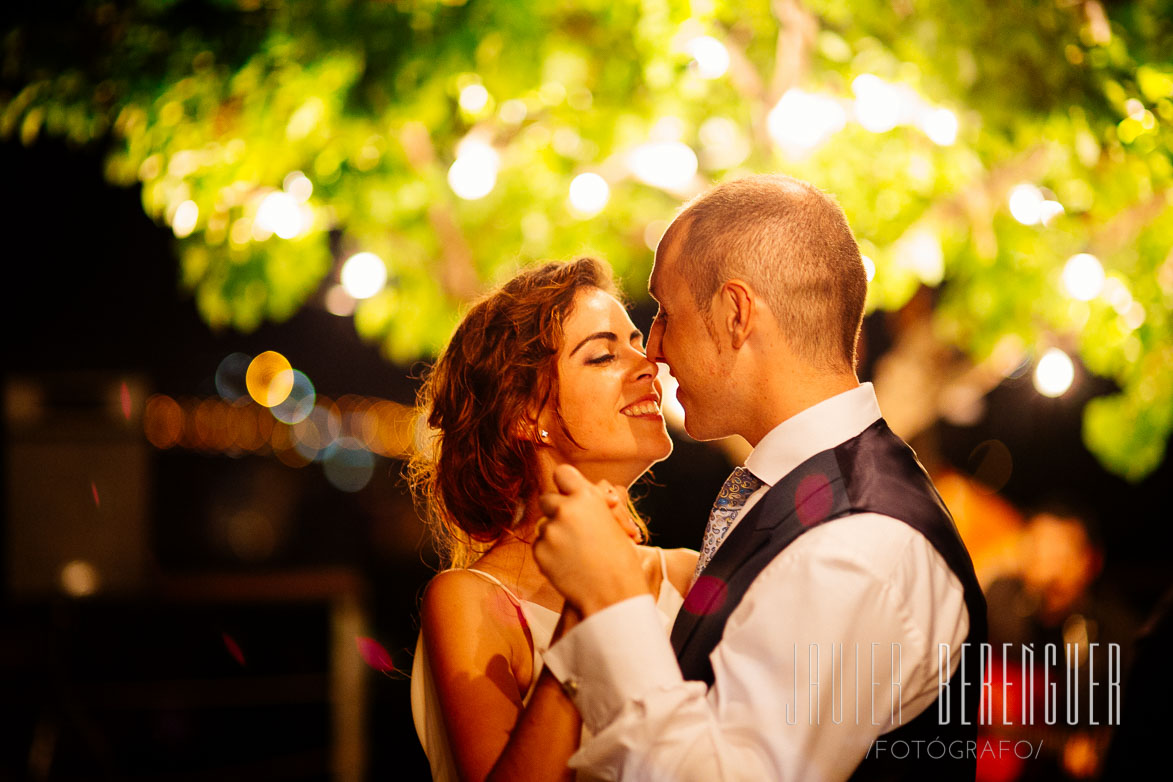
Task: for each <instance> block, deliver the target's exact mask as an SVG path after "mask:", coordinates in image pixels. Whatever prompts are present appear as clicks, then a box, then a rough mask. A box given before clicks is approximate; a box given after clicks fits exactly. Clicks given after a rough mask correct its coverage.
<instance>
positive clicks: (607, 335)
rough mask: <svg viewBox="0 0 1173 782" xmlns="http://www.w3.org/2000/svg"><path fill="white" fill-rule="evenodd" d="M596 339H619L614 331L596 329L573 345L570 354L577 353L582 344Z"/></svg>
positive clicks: (612, 340)
mask: <svg viewBox="0 0 1173 782" xmlns="http://www.w3.org/2000/svg"><path fill="white" fill-rule="evenodd" d="M596 339H605V340H608V341H610V342H614V341H616V340H617V339H619V337H617V336H615V332H614V331H596V332H595V333H594V334H591V335H590V336H589V337H587V338H586V339H584V340H583V341H582V342H580V343H578V344H577V345H575V346H574V350H572V351H570V355H572V356H573V355H574V354H575V353H577V352H578V351H579V350H581V349H582V347H583V346H584V345H586V343H588V342H590V341H591V340H596Z"/></svg>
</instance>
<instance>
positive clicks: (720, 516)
mask: <svg viewBox="0 0 1173 782" xmlns="http://www.w3.org/2000/svg"><path fill="white" fill-rule="evenodd" d="M762 485H763V484H762V482H761V481H760V480H759V479H758V477H757V476H756V475H754V474H753V473H752V472H750V471H749V470H747V469H745V468H744V467H738V468H737V469H735V470H734V471H733V472H732V473H730V475H729V477H728V478H726V479H725V484H724V485H723V486H722V487H721V491H720V493H719V494H717V499H716V501H714V502H713V509H712V510H711V511H709V523H708V524H707V525H706V526H705V541H704V544H703V545H702V546H701V556H700V559H698V560H697V563H696V573H695V574H694V575H693V577H692V579H693V581H696V579H697V578H699V577H700V574H701V571H703V570H704V569H705V566H706V565H708V564H709V560H711V559H712V558H713V554H715V553H717V547H718V546H720V545H721V541H722V540H724V539H725V535H726V534H728V532H729V528H730V527H731V526H732V525H733V520H734V519H735V518H737V514H738V513H739V512H740V511H741V509H742V507H744V506H745V501H746V500H748V499H749V495H751V494H753V493H754V492H755V491H757V490H758V489H760V488H761V487H762Z"/></svg>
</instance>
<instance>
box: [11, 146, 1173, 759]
mask: <svg viewBox="0 0 1173 782" xmlns="http://www.w3.org/2000/svg"><path fill="white" fill-rule="evenodd" d="M101 161H102V150H101V149H100V148H96V147H95V148H85V149H73V148H69V147H67V146H65V145H64V144H62V143H59V142H55V141H41V142H38V143H37V144H36V145H35V146H33V147H31V148H24V147H22V146H20V145H19V144H17V143H15V142H6V143H4V144H2V145H0V171H3V173H4V178H5V182H6V184H5V189H6V191H7V198H6V199H5V200H6V204H5V209H4V215H5V217H4V229H5V230H4V234H5V246H6V248H7V249H6V251H5V253H4V255H5V267H6V271H7V274H8V278H7V281H6V283H5V285H4V290H5V292H6V294H7V295H6V306H5V308H4V311H5V317H6V323H7V326H6V329H5V334H6V337H5V339H6V343H7V347H6V350H5V354H6V361H5V371H6V374H7V375H8V376H10V377H14V378H15V377H23V378H33V379H36V380H37V381H38V382H40V383H42V384H43V386H44V387H45V388H46V389H48V392H47V393H48V398H49V400H50V401H49V404H48V407H49V409H50V416H53V415H60V416H63V417H65V418H67V419H68V420H74V419H73V418H68V417H69V416H74V417H76V416H86V415H95V416H96V415H98V414H99V412H98V407H99V406H98V405H96V403H95V402H94V401H93V400H92V398H91V396H92V394H91V396H87V395H86V392H85V390H84V389H85V388H86V387H87V383H89V382H91V381H93V382H98V381H97V380H94V379H95V378H98V379H101V378H114V379H115V380H117V379H119V378H123V377H133V376H138V377H142V378H143V380H144V381H145V388H146V390H147V393H150V392H161V393H167V394H170V395H173V396H176V395H194V396H197V397H207V396H212V395H213V394H214V393H215V388H214V386H213V384H212V378H213V374H214V372H215V370H216V367H217V365H218V364H219V362H220V361H221V359H222V358H223V357H224V356H226V355H227V354H229V353H231V352H234V351H240V352H244V353H248V354H250V355H252V354H256V353H259V352H261V351H264V350H277V351H280V352H281V353H283V354H284V355H286V356H288V357H289V358H290V360H291V361H292V362H293V364H294V366H296V367H297V368H299V369H302V370H303V371H304V372H306V374H307V375H309V376H310V377H311V378H313V379H314V381H315V383H316V384H317V390H318V392H319V393H320V394H326V395H329V396H332V397H334V398H337V397H339V396H341V395H343V394H347V393H353V394H364V395H370V396H377V397H382V398H387V399H391V400H394V401H397V402H400V403H405V404H406V403H410V402H411V401H412V398H413V388H414V387H413V384H412V382H411V381H410V379H409V377H408V376H409V374H412V373H414V372H416V371H418V367H415V368H405V367H395V366H392V365H391V364H390V363H388V362H387V361H386V360H385V359H383V358H381V356H380V355H379V352H378V350H377V348H376V347H375V346H373V345H369V344H364V343H362V342H361V341H360V340H359V338H358V337H357V336H356V335H355V333H354V330H353V327H352V325H351V323H350V320H349V319H348V318H339V317H336V316H333V315H331V314H329V313H327V312H326V311H325V310H324V309H322V308H321V307H320V306H314V305H312V304H311V306H307V307H305V308H303V309H302V310H301V311H299V312H298V313H297V314H296V315H295V316H294V317H293V318H292V319H291V320H290V321H288V322H286V323H283V324H267V325H264V326H262V327H261V328H260V329H259V330H258V331H257V332H255V333H252V334H240V333H236V332H231V331H226V332H223V333H212V332H211V331H210V330H209V329H208V327H207V326H205V325H204V324H203V322H202V321H201V320H200V319H199V317H198V316H197V314H196V310H195V306H194V303H193V301H192V300H191V298H190V297H189V296H187V295H186V294H185V293H184V292H183V291H182V290H181V289H180V286H179V283H178V281H177V273H178V264H177V262H176V260H175V257H174V255H173V250H172V243H173V238H172V235H171V232H170V231H169V230H168V229H167V228H165V227H160V226H156V225H154V224H153V223H152V222H151V221H150V220H149V219H148V218H147V217H146V216H145V215H144V213H143V209H142V207H141V204H140V201H139V193H138V190H137V188H136V189H119V188H112V187H110V186H109V185H107V184H106V183H105V182H104V181H103V179H102V175H101V171H102V164H101ZM648 320H649V313H648V312H647V311H646V310H644V309H641V310H640V311H639V312H638V313H637V316H636V321H637V325H640V326H641V327H646V326H647V322H648ZM887 333H888V320H887V319H886V317H885V316H882V315H881V316H873V317H871V318H869V320H868V322H867V326H866V337H867V346H868V361H867V363H865V365H864V367H863V372H862V373H861V374H862V375H863V376H864V378H865V379H866V377H867V376H868V374H869V372H870V365H871V363H872V362H873V361H874V360H875V358H876V357H877V356H878V355H879V354H881V353H882V351H883V349H884V347H885V344H886V340H887V339H888V337H887ZM1085 380H1086V376H1085ZM78 389H81V390H80V391H79V390H78ZM1105 390H1106V389H1105V388H1103V387H1097V386H1096V384H1094V383H1088V382H1084V383H1082V384H1081V385H1079V386H1078V387H1077V388H1076V389H1075V390H1074V391H1073V392H1072V393H1070V394H1069V395H1068V396H1066V397H1063V398H1060V399H1058V400H1052V399H1045V398H1043V397H1041V396H1039V395H1038V394H1037V393H1035V392H1034V390H1033V389H1032V388H1031V384H1030V378H1029V376H1026V377H1022V378H1020V379H1018V380H1010V381H1007V382H1006V383H1004V384H1003V385H1002V386H1000V387H999V388H998V389H996V390H995V391H994V392H993V393H991V394H990V395H989V397H988V398H987V414H986V415H985V417H984V418H983V420H982V421H981V422H980V424H978V425H977V426H973V427H954V426H948V425H944V424H938V426H937V427H936V429H935V430H934V431H933V432H932V434H931V438H929V439H926V441H925V444H923V445H922V444H918V445H921V450H922V454H924V448H925V447H930V446H932V445H934V444H935V448H936V450H937V453H938V454H939V456H940V458H942V459H944V460H945V461H946V462H948V463H949V464H951V465H952V466H953V467H955V468H957V469H960V470H963V471H964V470H972V469H975V466H974V461H973V458H971V457H973V456H974V451H975V448H976V447H977V446H978V445H979V444H980V443H983V442H985V441H988V440H991V439H997V440H1000V441H1001V442H1002V443H1004V444H1005V445H1006V446H1007V448H1008V449H1009V452H1010V453H1011V454H1012V456H1013V471H1012V473H1011V474H1010V477H1009V480H1008V482H1007V483H1006V485H1005V487H1004V489H1003V491H1002V492H1001V494H1002V496H1003V497H1004V498H1006V499H1008V500H1010V501H1011V502H1012V503H1014V504H1015V505H1016V506H1018V507H1019V508H1022V509H1024V510H1025V509H1029V507H1031V506H1032V505H1033V504H1035V503H1037V502H1040V501H1042V500H1044V499H1049V498H1053V497H1058V498H1060V499H1062V500H1064V501H1065V502H1067V503H1068V504H1071V505H1074V506H1077V507H1083V508H1087V509H1090V510H1091V511H1093V512H1094V515H1095V516H1096V517H1097V518H1098V519H1099V522H1100V525H1101V528H1102V531H1103V536H1104V541H1105V548H1106V551H1107V569H1106V571H1105V574H1104V576H1103V580H1104V582H1106V583H1108V584H1110V585H1112V586H1113V587H1114V588H1115V589H1116V590H1117V591H1118V592H1119V593H1120V594H1121V595H1122V596H1123V598H1124V599H1125V600H1126V601H1127V603H1128V604H1129V605H1130V606H1131V607H1132V609H1133V610H1134V611H1136V612H1137V614H1138V615H1141V616H1143V615H1144V614H1146V613H1148V612H1149V611H1150V610H1151V608H1152V606H1153V605H1155V603H1156V601H1157V599H1158V597H1159V596H1160V594H1161V593H1162V592H1163V591H1164V588H1165V587H1166V586H1167V585H1168V583H1169V577H1168V575H1167V573H1168V567H1167V564H1166V562H1165V558H1166V552H1167V551H1168V550H1169V543H1170V537H1171V536H1170V532H1169V526H1168V523H1167V521H1168V515H1169V512H1168V508H1167V502H1166V498H1167V496H1168V491H1167V487H1168V486H1169V485H1170V477H1171V476H1170V467H1169V460H1168V459H1166V462H1165V464H1164V465H1163V466H1162V467H1161V468H1160V469H1159V470H1158V471H1157V472H1155V473H1154V474H1152V475H1151V476H1150V477H1149V478H1148V479H1147V480H1146V481H1145V482H1144V483H1142V484H1139V485H1131V484H1128V483H1126V482H1125V481H1123V480H1121V479H1117V478H1114V477H1112V476H1109V475H1107V474H1106V473H1105V472H1104V471H1103V470H1102V469H1101V468H1100V467H1099V466H1098V464H1097V463H1096V462H1095V460H1094V459H1093V458H1092V457H1091V456H1090V454H1088V453H1087V451H1086V450H1085V449H1084V447H1083V445H1082V443H1081V441H1080V436H1079V410H1080V408H1081V406H1082V403H1083V402H1084V401H1086V398H1087V396H1088V395H1090V394H1092V393H1097V392H1099V393H1102V392H1103V391H1105ZM1081 394H1082V395H1083V396H1081ZM6 420H7V419H6ZM63 420H65V419H63ZM676 439H677V448H676V452H675V454H674V455H673V457H672V458H671V459H670V460H669V461H668V462H666V463H665V464H663V465H661V466H660V467H659V468H657V470H656V479H655V482H654V483H653V484H652V485H649V486H648V487H647V489H646V490H645V493H646V495H647V497H646V500H645V502H644V503H643V505H642V508H643V510H644V511H646V513H647V515H648V516H649V517H650V518H651V520H652V526H653V532H654V540H655V541H656V542H657V543H660V544H661V545H665V546H673V545H691V546H695V545H696V543H697V541H699V539H700V531H701V530H702V529H703V524H704V516H705V513H706V512H707V507H708V504H709V502H710V501H711V498H712V497H713V496H714V495H715V494H716V491H717V489H718V487H719V486H720V484H721V481H722V480H723V478H724V476H725V474H726V472H727V470H728V468H729V464H728V462H727V460H726V458H725V456H724V455H723V454H722V453H721V452H719V451H717V450H716V449H714V448H712V447H709V446H703V445H700V444H697V443H692V442H689V441H687V440H686V439H685V438H683V437H682V436H680V435H677V436H676ZM9 440H10V438H8V437H6V442H9ZM144 442H145V441H144ZM61 447H63V448H68V447H69V445H68V442H65V443H64V444H63V445H61ZM146 448H147V452H148V455H149V469H148V471H147V478H146V483H145V486H144V490H145V491H146V492H147V495H148V497H149V505H148V508H149V512H148V514H147V515H148V521H147V532H146V535H147V541H146V550H147V552H148V554H147V556H146V562H145V563H143V564H144V567H145V572H146V574H147V575H146V577H145V579H144V581H143V585H142V587H141V588H140V589H139V590H138V591H133V592H131V593H128V594H123V595H116V596H105V595H103V594H102V593H101V592H99V594H97V595H95V596H94V597H91V598H88V599H82V600H71V599H67V598H64V597H38V596H35V595H31V596H30V595H22V594H14V593H13V591H12V590H11V589H8V588H6V589H5V592H4V595H3V602H2V603H0V605H2V606H3V616H4V619H3V621H2V622H0V693H3V695H2V696H0V714H2V715H3V717H2V723H3V725H4V734H3V738H2V739H0V778H4V779H8V778H13V779H19V778H24V777H26V776H30V775H31V776H33V777H34V778H35V777H36V774H34V773H33V772H35V771H36V770H37V769H41V768H48V766H44V765H43V764H44V763H45V758H46V757H49V758H51V759H52V762H51V772H47V773H46V776H48V777H50V778H53V779H121V778H127V777H143V778H154V779H211V778H214V779H237V778H239V779H244V778H249V779H316V778H324V777H327V776H328V772H329V758H330V754H329V753H330V750H329V746H328V745H329V742H330V727H329V723H330V711H329V705H328V697H329V695H328V682H327V671H328V666H329V658H330V654H331V650H330V648H329V632H330V629H329V625H330V615H329V610H328V606H327V603H326V602H325V601H324V600H323V599H320V598H319V597H314V596H313V595H309V596H303V597H301V598H299V597H297V596H296V595H292V596H284V597H281V596H278V597H274V596H272V595H269V596H267V597H266V596H265V595H262V594H258V595H256V596H254V597H251V598H249V597H245V598H235V599H232V598H225V597H224V596H223V595H220V596H215V595H209V596H208V597H207V598H206V599H192V598H190V597H188V598H183V599H180V598H176V597H175V596H174V595H169V594H167V593H166V591H157V590H155V589H154V588H152V586H151V585H152V584H154V583H156V581H157V580H158V579H166V578H169V577H183V576H199V575H202V574H209V573H220V574H225V573H226V574H229V575H230V576H231V575H237V576H241V575H243V576H247V575H250V574H256V573H274V572H276V573H280V572H294V573H300V574H323V573H325V574H329V573H336V572H340V571H345V572H348V573H351V574H354V575H356V576H357V583H359V584H360V587H359V590H360V592H362V593H363V594H365V606H366V611H367V630H368V633H369V635H370V636H371V637H373V638H375V639H377V640H378V641H379V642H380V643H382V644H383V645H384V646H385V648H386V649H387V650H388V652H389V653H390V654H391V657H392V659H393V661H394V663H395V666H396V668H397V671H396V672H393V673H390V674H380V673H376V672H373V671H370V672H368V675H367V678H366V686H367V693H368V705H369V712H368V721H367V731H366V732H367V735H366V741H367V745H366V747H367V758H368V761H367V762H368V777H369V778H371V779H426V778H427V773H426V764H425V761H424V758H423V753H422V751H421V750H420V748H419V745H418V742H417V741H416V739H415V735H414V729H413V728H412V726H411V717H410V710H409V706H408V698H409V681H408V678H407V676H406V673H405V672H404V671H406V670H409V669H410V655H411V652H412V649H413V648H414V643H415V635H416V626H417V618H416V617H417V604H418V598H419V594H420V590H421V588H422V585H423V584H424V583H425V582H426V580H427V578H428V577H429V574H430V573H431V572H432V571H433V569H434V568H435V557H434V555H433V554H432V552H431V549H430V546H429V543H428V541H427V539H426V535H425V533H424V531H423V529H422V527H421V526H420V525H419V522H418V521H417V520H416V518H415V516H414V513H413V511H412V509H411V505H410V501H409V498H408V497H407V494H406V489H405V486H404V483H403V480H402V479H401V477H400V469H401V465H400V464H399V463H397V462H394V461H390V460H380V461H379V462H378V466H377V468H376V472H375V478H374V480H372V482H371V483H370V484H369V485H368V486H367V487H366V488H365V489H363V490H362V491H360V492H358V493H356V494H344V493H342V492H340V491H337V490H335V489H333V488H332V487H331V486H330V485H329V483H327V481H326V480H325V479H324V477H323V475H322V471H321V469H320V468H319V467H318V466H317V465H309V466H307V467H304V468H301V469H293V468H289V467H286V466H284V465H282V464H280V463H278V462H277V461H276V460H275V459H272V458H270V457H261V456H246V457H241V458H230V457H228V456H210V455H202V454H198V453H195V452H189V451H181V450H178V449H172V450H168V451H158V450H156V449H154V448H151V447H150V446H146ZM11 458H12V452H11V450H10V449H9V448H6V449H5V459H6V476H7V475H9V474H10V469H9V468H10V467H11V464H9V463H7V462H9V461H10V460H11ZM89 484H90V479H89V478H88V477H87V476H86V475H84V474H80V473H79V474H78V475H77V476H76V481H75V482H73V483H72V484H71V485H60V486H56V487H54V490H55V491H57V492H61V493H71V492H73V493H79V494H80V495H82V496H87V497H88V494H89V492H90V485H89ZM256 484H264V485H266V486H268V487H270V489H271V490H272V491H274V492H277V493H278V494H279V495H280V496H282V497H284V498H285V500H284V502H285V503H286V505H287V506H288V507H287V510H286V512H285V518H286V521H285V523H284V526H283V527H281V528H280V529H279V530H277V532H276V533H275V534H276V535H277V539H276V544H275V548H274V553H273V554H272V556H270V557H269V558H267V559H265V560H264V561H262V562H254V563H251V564H248V563H244V562H241V561H239V559H237V558H234V557H233V556H231V554H230V552H229V551H228V550H227V549H226V548H225V547H224V546H223V545H222V543H221V542H218V539H217V535H216V534H215V524H214V519H215V518H216V517H217V514H218V513H219V512H220V510H219V508H220V507H221V505H223V504H225V503H227V504H229V505H231V503H232V502H233V498H234V497H237V496H240V495H242V494H244V493H247V492H248V491H250V490H251V489H250V488H249V487H251V486H255V485H256ZM5 487H6V491H10V490H11V487H10V485H9V483H8V481H7V480H6V482H5ZM15 523H25V522H24V521H22V520H17V519H13V518H10V517H9V514H8V513H6V514H5V524H6V526H9V525H13V524H15ZM94 524H95V529H94V535H95V536H97V537H100V536H101V530H100V526H99V525H100V524H101V519H100V514H96V515H95V521H94ZM3 539H4V541H5V544H4V545H5V550H4V555H3V556H2V557H0V566H2V567H3V568H4V575H5V579H4V580H5V583H6V584H7V583H8V581H9V579H8V575H10V573H11V569H12V567H13V557H15V556H18V555H19V552H14V551H13V550H12V546H11V536H10V535H6V536H5V537H4V538H3ZM48 539H50V540H51V539H52V535H51V533H50V534H49V538H48ZM315 577H316V576H313V575H310V576H307V578H308V579H309V580H311V581H312V580H313V579H314V578H315ZM315 583H316V582H315ZM322 583H325V584H327V586H328V584H329V583H333V582H330V581H329V576H328V575H327V576H324V577H322ZM308 591H309V592H312V591H313V590H312V589H311V590H308ZM225 636H228V637H230V638H231V639H233V641H234V642H235V643H236V644H237V645H238V647H239V649H240V650H241V652H242V656H243V659H244V664H243V665H242V664H241V663H240V662H239V661H238V660H237V659H235V658H234V655H233V654H232V652H231V649H230V648H229V646H228V642H227V641H225V640H224V639H225ZM351 651H353V647H352V649H351ZM46 753H47V754H46ZM38 764H42V765H38Z"/></svg>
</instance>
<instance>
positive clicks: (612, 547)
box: [534, 465, 648, 617]
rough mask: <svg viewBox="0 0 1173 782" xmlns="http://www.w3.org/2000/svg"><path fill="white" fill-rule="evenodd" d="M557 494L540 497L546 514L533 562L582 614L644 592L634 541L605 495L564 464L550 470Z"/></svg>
mask: <svg viewBox="0 0 1173 782" xmlns="http://www.w3.org/2000/svg"><path fill="white" fill-rule="evenodd" d="M554 482H555V483H556V484H557V486H558V493H557V494H543V495H542V496H541V497H540V498H539V502H540V504H541V507H542V512H543V513H544V514H546V520H544V521H543V522H542V523H541V525H540V527H539V528H538V537H537V541H536V542H535V543H534V559H536V560H537V562H538V567H540V568H541V569H542V572H543V573H544V574H545V575H546V578H548V579H550V583H551V584H553V585H554V588H555V589H557V590H558V591H559V592H561V593H562V595H563V596H564V597H565V598H566V600H567V602H569V603H570V604H571V605H572V606H574V607H575V608H577V609H578V610H579V611H580V612H581V613H582V615H583V616H584V617H586V616H590V615H591V614H593V613H595V612H597V611H601V610H602V609H604V608H606V607H607V606H609V605H613V604H615V603H618V602H621V601H623V600H626V599H627V598H629V597H635V596H637V595H642V594H647V593H648V585H647V581H646V580H645V579H644V575H643V570H642V569H641V567H640V562H639V558H638V556H637V554H636V549H635V545H634V544H633V542H632V541H631V539H630V538H629V537H628V536H627V534H626V533H625V532H624V530H623V529H622V528H621V527H620V526H619V525H618V524H616V523H615V519H614V518H613V516H612V511H611V508H610V507H609V505H608V503H607V497H606V495H605V493H604V491H603V490H602V489H600V488H599V487H598V486H595V485H594V484H592V483H591V482H590V481H588V480H587V479H586V478H584V477H583V475H582V473H580V472H579V471H578V470H576V469H574V468H573V467H571V466H569V465H560V466H559V467H558V468H557V469H555V470H554Z"/></svg>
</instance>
